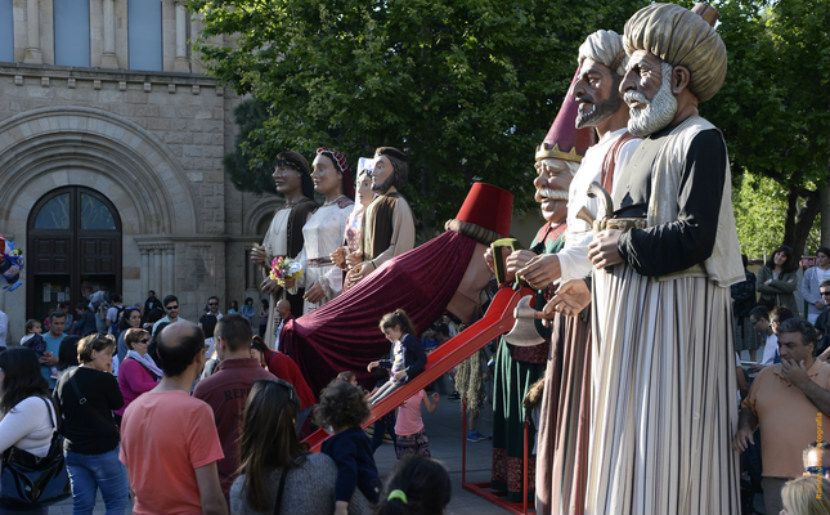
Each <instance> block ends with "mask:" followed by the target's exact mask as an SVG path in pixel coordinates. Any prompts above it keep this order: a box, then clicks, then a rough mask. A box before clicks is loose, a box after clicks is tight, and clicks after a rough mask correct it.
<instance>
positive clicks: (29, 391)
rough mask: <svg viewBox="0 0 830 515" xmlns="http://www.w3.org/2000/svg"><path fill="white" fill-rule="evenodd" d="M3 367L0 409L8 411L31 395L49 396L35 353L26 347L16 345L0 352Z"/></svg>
mask: <svg viewBox="0 0 830 515" xmlns="http://www.w3.org/2000/svg"><path fill="white" fill-rule="evenodd" d="M0 368H2V369H3V373H4V375H3V397H2V399H0V410H2V411H3V413H8V412H9V411H11V409H12V408H14V407H15V406H17V404H18V403H19V402H20V401H22V400H23V399H25V398H26V397H31V396H33V395H41V396H44V397H48V396H49V385H48V384H47V383H46V380H45V379H44V378H43V376H42V375H40V363H39V362H38V359H37V353H36V352H35V351H34V350H32V349H29V348H26V347H16V348H13V349H9V350H7V351H5V352H3V353H0Z"/></svg>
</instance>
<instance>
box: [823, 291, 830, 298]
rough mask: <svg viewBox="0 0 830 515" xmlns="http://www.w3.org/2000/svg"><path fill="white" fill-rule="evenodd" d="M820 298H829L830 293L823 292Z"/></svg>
mask: <svg viewBox="0 0 830 515" xmlns="http://www.w3.org/2000/svg"><path fill="white" fill-rule="evenodd" d="M821 296H822V297H830V291H823V292H821Z"/></svg>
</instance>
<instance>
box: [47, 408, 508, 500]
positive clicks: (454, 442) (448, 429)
mask: <svg viewBox="0 0 830 515" xmlns="http://www.w3.org/2000/svg"><path fill="white" fill-rule="evenodd" d="M423 411H424V424H425V425H426V432H427V436H429V442H430V449H431V451H432V457H433V458H435V459H437V460H440V461H441V462H442V463H443V464H444V465H445V466H446V467H447V470H448V471H449V473H450V479H451V481H452V499H451V501H450V504H449V506H448V507H447V510H446V512H445V513H446V514H447V515H484V514H487V515H489V514H505V513H509V512H507V511H505V510H503V509H501V508H498V507H497V506H495V505H493V504H491V503H490V502H488V501H486V500H484V499H483V498H481V497H479V496H477V495H474V494H472V493H470V492H467V491H465V490H462V488H461V403H460V402H459V401H457V400H451V399H449V398H448V397H447V396H446V395H442V396H441V402H440V403H439V405H438V409H436V410H435V413H427V412H426V410H423ZM478 428H479V431H481V432H482V433H483V434H486V435H490V434H492V433H491V428H492V413H491V410H490V405H489V403H488V405H487V406H486V407H485V409H484V410H482V414H481V418H480V420H479V424H478ZM375 462H376V463H377V466H378V471H379V472H380V474H381V476H382V478H383V479H384V480H385V479H386V478H387V477H388V476H389V474H391V473H392V471H393V470H394V468H395V465H396V464H397V459H396V458H395V448H394V447H393V445H392V444H391V443H385V444H384V445H383V446H382V447H381V448H379V449H378V450H377V452H376V453H375ZM491 462H492V442H491V441H490V440H484V441H481V442H477V443H467V481H470V482H479V481H487V480H488V479H489V478H490V467H491ZM49 513H50V514H51V515H71V514H72V499H67V500H65V501H63V502H61V503H58V504H55V505H53V506H52V507H51V508H50V510H49ZM93 513H94V514H96V515H97V514H104V513H105V510H104V503H103V501H102V500H101V497H100V495H99V497H98V502H97V503H96V505H95V511H94V512H93Z"/></svg>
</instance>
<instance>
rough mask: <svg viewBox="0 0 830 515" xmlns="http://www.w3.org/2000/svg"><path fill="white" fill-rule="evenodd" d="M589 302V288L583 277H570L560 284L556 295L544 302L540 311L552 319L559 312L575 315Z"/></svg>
mask: <svg viewBox="0 0 830 515" xmlns="http://www.w3.org/2000/svg"><path fill="white" fill-rule="evenodd" d="M590 304H591V290H590V289H589V288H588V283H586V282H585V280H584V279H571V280H570V281H568V282H566V283H564V284H562V285H561V286H560V287H559V289H558V290H556V295H554V296H553V298H552V299H550V301H548V303H547V304H545V307H544V309H543V310H542V313H543V314H544V316H545V318H546V319H548V320H553V318H555V317H556V315H558V314H559V313H564V314H566V315H568V316H576V315H578V314H580V313H581V312H582V310H583V309H585V308H587V307H588V306H589V305H590Z"/></svg>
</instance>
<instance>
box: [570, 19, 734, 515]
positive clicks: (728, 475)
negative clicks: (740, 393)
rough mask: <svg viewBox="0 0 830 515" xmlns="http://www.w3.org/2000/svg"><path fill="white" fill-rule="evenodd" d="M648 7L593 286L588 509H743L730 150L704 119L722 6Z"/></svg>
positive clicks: (636, 43)
mask: <svg viewBox="0 0 830 515" xmlns="http://www.w3.org/2000/svg"><path fill="white" fill-rule="evenodd" d="M694 11H695V12H692V11H689V10H687V9H685V8H682V7H679V6H677V5H672V4H652V5H650V6H648V7H645V8H643V9H641V10H640V11H638V12H637V13H635V14H634V15H633V16H632V17H631V18H630V19H629V20H628V22H627V23H626V25H625V33H624V35H623V41H624V45H625V50H626V53H627V54H628V56H629V62H628V65H627V68H626V75H625V77H624V78H623V81H622V83H621V85H620V91H621V92H622V93H623V94H624V99H625V102H626V103H627V104H628V106H629V108H630V120H629V122H628V130H629V131H630V132H631V133H632V134H634V135H636V136H639V137H641V138H643V141H642V142H641V143H640V145H639V146H638V147H637V149H636V151H635V152H634V154H633V155H632V156H631V159H630V160H629V161H628V162H627V163H626V165H625V166H624V167H623V169H622V170H621V171H620V174H619V176H618V177H617V180H616V181H615V185H614V191H613V204H614V205H613V209H614V213H613V219H611V220H607V223H606V225H605V228H604V230H602V231H600V232H598V233H597V234H596V235H595V236H594V240H593V241H592V242H591V244H590V245H589V249H588V255H589V257H590V259H591V261H592V263H593V265H594V267H595V270H594V283H593V310H594V311H593V322H592V324H593V326H592V330H593V338H594V341H593V355H592V371H591V375H592V382H593V385H592V417H591V425H592V428H591V429H592V431H591V445H590V451H589V458H588V461H589V464H588V486H587V494H586V504H585V511H586V513H591V514H611V513H613V514H618V515H627V514H657V513H659V514H679V515H697V514H727V513H739V512H740V507H739V500H738V498H739V495H738V456H737V454H736V453H735V452H734V451H733V450H732V448H731V445H730V438H731V436H732V434H734V430H735V427H736V424H737V405H736V402H735V391H736V386H735V363H734V353H733V350H732V331H731V330H730V321H731V319H732V307H731V302H730V296H729V285H731V284H733V283H736V282H739V281H741V280H743V271H742V268H741V257H740V250H739V247H738V240H737V234H736V228H735V218H734V214H733V211H732V203H731V178H730V171H729V160H728V156H727V152H726V144H725V142H724V139H723V136H722V135H721V133H720V131H718V129H717V128H715V127H714V126H713V125H712V124H711V123H710V122H708V121H707V120H705V119H704V118H702V117H701V116H700V115H699V114H698V104H699V103H700V102H704V101H706V100H709V99H710V98H712V97H713V96H714V95H715V94H716V93H717V92H718V90H719V89H720V87H721V86H722V85H723V82H724V79H725V76H726V47H725V46H724V44H723V41H722V40H721V38H720V36H719V35H718V33H717V32H716V31H715V30H714V28H713V25H714V23H715V20H716V18H717V12H716V11H714V9H712V8H711V7H708V6H705V5H703V4H698V5H697V6H695V9H694Z"/></svg>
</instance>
